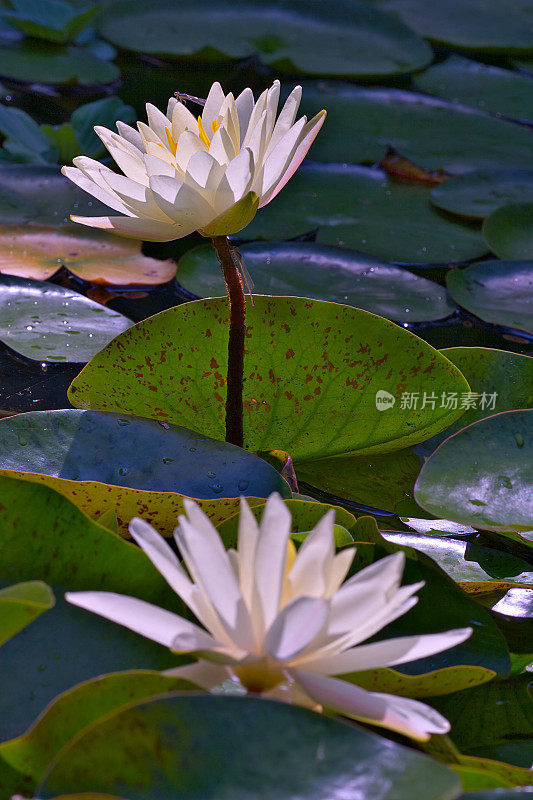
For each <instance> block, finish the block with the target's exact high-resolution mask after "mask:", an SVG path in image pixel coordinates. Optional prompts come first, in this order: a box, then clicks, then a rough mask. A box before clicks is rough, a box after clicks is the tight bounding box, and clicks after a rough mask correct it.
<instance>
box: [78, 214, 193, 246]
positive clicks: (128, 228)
mask: <svg viewBox="0 0 533 800" xmlns="http://www.w3.org/2000/svg"><path fill="white" fill-rule="evenodd" d="M70 218H71V220H72V222H79V224H80V225H87V226H88V227H89V228H99V229H100V230H103V231H111V232H112V233H116V234H117V235H118V236H126V237H128V238H130V239H142V240H143V241H145V242H171V241H173V240H174V239H180V238H181V237H182V236H187V234H189V233H191V231H190V230H189V231H186V232H183V229H182V228H179V227H178V226H177V225H175V224H173V223H170V222H169V223H168V225H167V223H165V222H159V221H158V220H156V219H139V218H138V217H76V216H74V215H72V214H71V216H70Z"/></svg>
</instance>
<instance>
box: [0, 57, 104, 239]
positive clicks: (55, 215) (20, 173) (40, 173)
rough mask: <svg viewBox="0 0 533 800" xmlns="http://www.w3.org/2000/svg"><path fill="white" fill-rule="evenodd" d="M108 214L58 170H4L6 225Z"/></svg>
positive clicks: (0, 184) (1, 216) (1, 190)
mask: <svg viewBox="0 0 533 800" xmlns="http://www.w3.org/2000/svg"><path fill="white" fill-rule="evenodd" d="M0 58H2V55H1V53H0ZM108 211H109V208H108V207H107V206H104V205H103V203H100V202H99V201H98V200H93V199H92V198H91V196H90V195H88V194H87V193H86V192H84V191H83V190H82V189H78V187H77V186H75V185H74V184H73V183H72V181H69V180H68V178H65V177H64V176H63V175H61V173H60V172H59V171H58V168H57V167H52V166H43V167H38V166H35V165H34V164H13V165H8V166H2V167H1V168H0V224H2V225H3V224H5V223H10V224H19V223H23V222H30V221H31V222H32V223H34V224H35V225H54V226H57V225H65V224H67V223H68V222H69V219H70V214H71V213H72V212H74V213H76V214H80V215H88V216H91V215H94V214H107V213H108Z"/></svg>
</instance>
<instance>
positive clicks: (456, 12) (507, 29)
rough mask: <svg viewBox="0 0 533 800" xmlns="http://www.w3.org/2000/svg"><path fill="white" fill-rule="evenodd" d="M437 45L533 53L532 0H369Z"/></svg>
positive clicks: (491, 51) (505, 52) (371, 3)
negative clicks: (431, 1) (434, 0)
mask: <svg viewBox="0 0 533 800" xmlns="http://www.w3.org/2000/svg"><path fill="white" fill-rule="evenodd" d="M369 1H370V5H373V6H375V7H377V8H380V9H382V10H383V11H390V12H392V13H394V14H395V15H396V16H398V17H399V18H400V19H401V20H403V22H405V24H406V25H409V26H410V27H411V28H412V29H413V30H414V31H416V32H417V33H418V34H420V36H424V37H426V38H427V39H431V41H433V42H436V43H437V44H444V45H449V46H450V47H453V48H454V49H455V48H458V49H465V50H474V51H479V52H481V53H502V54H503V55H509V54H511V53H516V54H521V53H523V54H527V53H532V52H533V44H532V42H533V26H532V23H531V0H506V2H505V4H502V3H501V2H500V0H469V2H468V3H464V2H463V0H442V2H440V3H428V2H426V0H369Z"/></svg>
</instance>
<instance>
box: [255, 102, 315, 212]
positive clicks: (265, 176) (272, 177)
mask: <svg viewBox="0 0 533 800" xmlns="http://www.w3.org/2000/svg"><path fill="white" fill-rule="evenodd" d="M306 122H307V120H306V118H305V117H302V118H301V119H299V120H298V122H297V123H296V124H295V125H293V126H292V128H291V129H290V130H289V131H287V133H286V134H285V136H284V137H283V139H282V140H281V141H280V142H279V143H278V144H277V146H276V147H275V148H274V150H273V151H272V152H271V153H270V155H269V156H268V157H267V158H266V160H265V162H264V165H263V172H262V176H261V185H260V186H259V187H258V189H257V191H258V194H259V193H260V194H261V197H266V196H268V193H269V192H271V191H272V189H273V188H274V186H275V185H277V183H279V181H280V180H281V178H282V176H283V175H284V173H285V172H286V170H287V168H288V167H289V164H290V163H291V161H292V159H293V156H294V153H295V152H296V148H297V147H298V144H299V142H300V139H301V136H302V131H303V130H304V128H305V125H306Z"/></svg>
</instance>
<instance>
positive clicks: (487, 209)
mask: <svg viewBox="0 0 533 800" xmlns="http://www.w3.org/2000/svg"><path fill="white" fill-rule="evenodd" d="M532 82H533V81H532ZM530 201H533V170H532V169H484V170H478V171H473V172H467V173H466V174H465V175H456V176H454V177H453V178H449V179H448V180H446V181H444V182H443V183H440V184H439V185H438V186H435V188H434V189H432V191H431V202H432V203H433V205H434V206H437V208H442V209H443V211H450V212H451V213H452V214H459V215H460V216H462V217H470V218H472V219H485V218H486V217H488V216H489V215H490V214H492V212H493V211H496V209H497V208H500V207H501V206H505V205H507V204H508V203H521V202H530Z"/></svg>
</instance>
